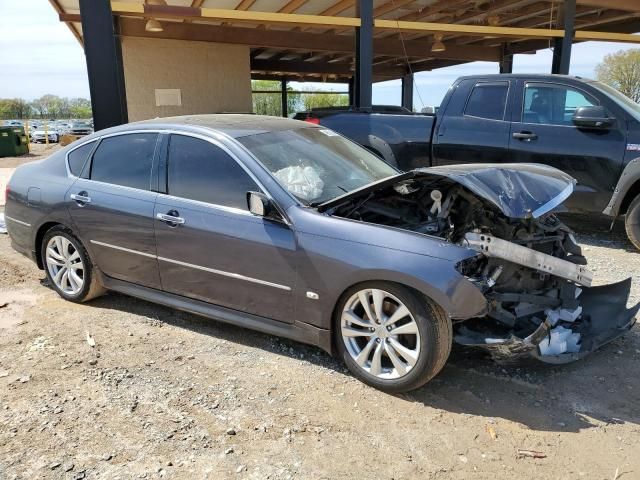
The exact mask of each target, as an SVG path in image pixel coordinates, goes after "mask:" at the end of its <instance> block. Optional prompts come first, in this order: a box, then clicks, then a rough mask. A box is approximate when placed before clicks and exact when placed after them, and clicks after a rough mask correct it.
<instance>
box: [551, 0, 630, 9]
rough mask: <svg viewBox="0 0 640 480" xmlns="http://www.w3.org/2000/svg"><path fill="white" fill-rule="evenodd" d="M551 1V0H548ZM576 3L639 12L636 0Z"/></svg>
mask: <svg viewBox="0 0 640 480" xmlns="http://www.w3.org/2000/svg"><path fill="white" fill-rule="evenodd" d="M550 1H552V0H550ZM576 3H577V4H578V5H587V6H589V7H598V8H602V9H603V10H604V9H615V10H626V11H628V12H640V2H638V0H576Z"/></svg>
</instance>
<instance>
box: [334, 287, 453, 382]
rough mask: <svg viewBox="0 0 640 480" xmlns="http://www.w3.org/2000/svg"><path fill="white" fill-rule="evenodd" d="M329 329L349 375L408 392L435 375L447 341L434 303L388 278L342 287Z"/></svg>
mask: <svg viewBox="0 0 640 480" xmlns="http://www.w3.org/2000/svg"><path fill="white" fill-rule="evenodd" d="M333 331H334V339H335V343H336V348H337V351H338V352H339V355H340V356H341V357H342V359H343V360H344V362H345V364H346V365H347V368H348V369H349V370H350V371H351V373H352V374H353V375H354V376H355V377H356V378H358V379H359V380H361V381H363V382H364V383H366V384H367V385H371V386H372V387H375V388H377V389H379V390H382V391H385V392H389V393H402V392H407V391H409V390H414V389H416V388H418V387H421V386H422V385H424V384H425V383H427V382H428V381H429V380H431V379H432V378H433V377H435V376H436V375H437V374H438V373H439V372H440V370H442V367H444V364H445V363H446V361H447V358H448V357H449V353H450V352H451V344H452V339H453V331H452V325H451V320H450V319H449V317H448V316H447V314H446V313H445V312H444V311H443V310H442V309H441V308H440V307H439V306H438V305H436V304H435V303H433V302H432V301H431V300H430V299H428V298H427V297H425V296H424V295H422V294H421V293H419V292H417V291H415V290H413V289H411V288H408V287H405V286H402V285H399V284H395V283H391V282H365V283H362V284H359V285H356V286H354V287H352V288H350V289H349V290H347V291H346V292H345V293H344V294H343V295H342V297H341V298H340V300H339V301H338V305H337V308H336V312H335V316H334V324H333Z"/></svg>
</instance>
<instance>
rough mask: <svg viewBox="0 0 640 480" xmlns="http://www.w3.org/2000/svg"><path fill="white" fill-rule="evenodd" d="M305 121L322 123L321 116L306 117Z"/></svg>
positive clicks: (316, 123)
mask: <svg viewBox="0 0 640 480" xmlns="http://www.w3.org/2000/svg"><path fill="white" fill-rule="evenodd" d="M305 122H308V123H313V124H314V125H320V119H319V118H314V117H307V118H306V119H305Z"/></svg>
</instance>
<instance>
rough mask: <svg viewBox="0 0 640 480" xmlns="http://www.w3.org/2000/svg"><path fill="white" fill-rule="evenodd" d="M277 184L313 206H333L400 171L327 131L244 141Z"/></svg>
mask: <svg viewBox="0 0 640 480" xmlns="http://www.w3.org/2000/svg"><path fill="white" fill-rule="evenodd" d="M238 141H239V142H240V143H242V144H243V145H244V146H245V147H246V148H247V149H248V150H249V151H250V152H251V153H252V154H253V155H254V156H255V157H256V158H257V159H258V160H259V161H260V162H261V163H262V164H263V165H264V166H265V168H266V169H267V170H269V172H271V174H272V175H273V176H274V177H275V179H276V180H277V181H278V182H279V183H280V185H282V186H283V187H284V188H285V189H287V190H288V191H289V192H290V193H291V194H293V195H294V196H295V197H296V198H298V199H299V200H300V201H301V202H303V203H304V204H307V205H317V204H320V203H324V202H327V201H329V200H331V199H333V198H335V197H338V196H340V195H342V194H345V193H347V192H350V191H352V190H356V189H358V188H361V187H364V186H365V185H367V184H369V183H372V182H375V181H378V180H382V179H384V178H387V177H391V176H393V175H398V173H399V172H398V171H397V170H396V169H394V168H393V167H391V166H390V165H389V164H387V163H385V162H384V161H383V160H381V159H380V158H378V157H376V156H375V155H374V154H372V153H371V152H369V151H368V150H366V149H365V148H363V147H361V146H359V145H357V144H356V143H354V142H352V141H350V140H347V139H346V138H344V137H342V136H340V135H338V134H337V133H335V132H333V131H331V130H328V129H326V128H313V127H311V128H298V129H294V130H284V131H276V132H268V133H260V134H256V135H248V136H246V137H240V138H238Z"/></svg>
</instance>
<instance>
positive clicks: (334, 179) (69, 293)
mask: <svg viewBox="0 0 640 480" xmlns="http://www.w3.org/2000/svg"><path fill="white" fill-rule="evenodd" d="M574 183H575V182H574V180H573V179H572V178H570V177H569V176H567V175H565V174H563V173H562V172H560V171H558V170H555V169H553V168H550V167H545V166H542V165H526V164H525V165H500V166H497V165H469V164H468V165H458V166H448V167H436V168H430V169H421V170H415V171H412V172H405V173H401V172H398V171H396V170H395V169H394V168H392V167H391V166H389V165H387V164H386V163H385V162H384V161H382V160H380V159H379V158H378V157H376V156H374V155H373V154H371V153H370V152H369V151H367V150H365V149H364V148H362V147H360V146H358V145H356V144H354V143H352V142H351V141H349V140H347V139H345V138H343V137H342V136H340V135H338V134H336V133H335V132H333V131H331V130H328V129H326V128H322V127H318V126H315V125H311V124H308V123H303V122H298V121H294V120H286V119H279V118H271V117H259V116H253V115H202V116H190V117H176V118H165V119H158V120H152V121H146V122H140V123H133V124H129V125H124V126H121V127H116V128H112V129H108V130H102V131H99V132H96V133H94V134H91V135H89V136H87V137H85V138H83V139H81V140H79V141H77V142H75V143H73V144H72V145H70V146H68V147H66V148H64V149H62V150H60V151H59V152H57V153H55V154H54V155H52V156H51V157H49V158H47V159H45V160H42V161H39V162H34V163H31V164H27V165H24V166H22V167H20V168H18V169H17V171H16V173H15V174H14V175H13V177H12V178H11V181H10V182H9V186H8V189H7V205H6V217H5V218H6V220H7V226H8V230H9V234H10V236H11V240H12V244H13V247H14V248H15V249H16V250H17V251H19V252H21V253H23V254H25V255H27V256H29V257H30V258H32V259H33V260H34V261H35V262H36V263H37V265H38V266H39V267H40V268H42V269H43V270H44V271H45V272H46V275H47V278H48V281H49V283H50V285H51V286H52V287H53V288H54V289H55V290H56V291H57V292H58V293H59V294H60V295H61V296H62V297H63V298H65V299H67V300H70V301H73V302H84V301H87V300H90V299H92V298H94V297H96V296H98V295H101V294H103V293H105V292H106V291H107V290H113V291H118V292H122V293H125V294H128V295H133V296H136V297H140V298H143V299H146V300H149V301H152V302H156V303H159V304H163V305H168V306H172V307H175V308H179V309H182V310H186V311H189V312H193V313H196V314H200V315H204V316H207V317H210V318H214V319H217V320H221V321H225V322H230V323H234V324H237V325H241V326H245V327H248V328H253V329H256V330H260V331H263V332H267V333H271V334H275V335H281V336H284V337H288V338H292V339H295V340H298V341H301V342H305V343H310V344H313V345H317V346H319V347H321V348H323V349H324V350H326V351H328V352H331V353H335V354H337V355H339V356H340V357H341V358H343V359H344V361H345V363H346V365H347V367H348V368H349V369H350V370H351V372H353V374H354V375H355V376H357V377H358V378H360V379H361V380H363V381H364V382H366V383H368V384H370V385H373V386H375V387H377V388H380V389H383V390H386V391H390V392H401V391H407V390H411V389H414V388H417V387H419V386H421V385H423V384H424V383H426V382H427V381H428V380H429V379H431V378H432V377H434V376H435V375H436V374H437V373H438V372H439V371H440V370H441V369H442V367H443V365H444V364H445V362H446V360H447V357H448V355H449V352H450V349H451V346H452V343H453V342H454V341H455V342H457V343H459V344H462V345H466V346H474V347H478V348H482V349H485V350H486V351H488V352H489V353H490V354H491V355H493V356H494V357H496V358H497V359H505V358H507V359H513V358H518V357H524V358H534V359H538V360H542V361H545V362H551V363H565V362H569V361H572V360H576V359H578V358H581V357H582V356H584V355H585V354H587V353H588V352H590V351H592V350H594V349H595V348H598V347H599V346H601V345H603V344H605V343H607V342H609V341H610V340H612V339H614V338H616V337H617V336H619V335H622V334H623V333H624V332H625V331H626V330H628V329H629V328H630V327H631V325H633V323H634V321H635V314H636V312H637V311H638V308H639V307H638V306H636V307H634V308H632V309H626V307H625V304H626V300H627V297H628V295H629V288H630V281H628V280H627V281H624V282H621V283H618V284H614V285H607V286H600V287H591V280H592V276H591V273H590V272H589V271H588V270H587V268H586V266H585V264H586V260H585V258H584V256H582V252H581V250H580V247H579V246H578V245H576V243H575V241H574V239H573V235H572V233H571V231H570V230H569V229H568V228H567V227H566V226H565V225H564V224H563V223H562V222H561V221H560V220H559V219H558V218H557V217H556V216H555V215H554V214H553V213H552V210H553V209H555V208H557V207H559V205H560V204H561V203H562V201H563V200H564V199H566V198H567V197H568V196H569V195H571V193H572V191H573V187H574Z"/></svg>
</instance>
